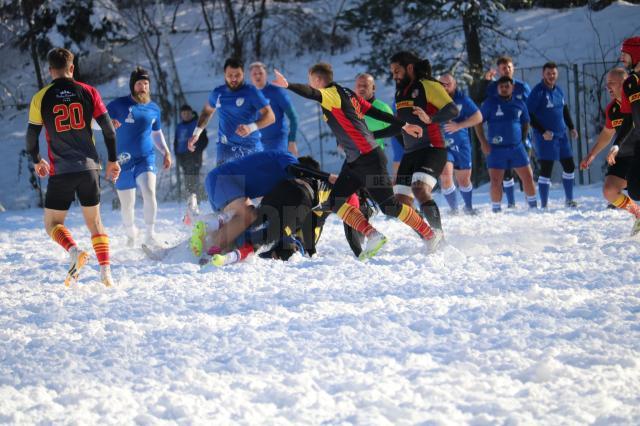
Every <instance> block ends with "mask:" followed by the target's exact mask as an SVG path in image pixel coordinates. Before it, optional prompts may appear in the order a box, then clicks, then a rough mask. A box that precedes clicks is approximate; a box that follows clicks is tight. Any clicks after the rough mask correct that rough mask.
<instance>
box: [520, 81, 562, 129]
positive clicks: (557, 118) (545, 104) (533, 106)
mask: <svg viewBox="0 0 640 426" xmlns="http://www.w3.org/2000/svg"><path fill="white" fill-rule="evenodd" d="M564 104H565V101H564V92H563V91H562V89H560V88H559V87H558V86H554V87H553V89H549V88H548V87H547V85H546V84H544V82H540V83H538V84H537V85H536V86H535V87H534V88H533V90H532V91H531V95H529V98H528V99H527V108H528V109H529V113H531V114H532V115H535V117H536V119H537V120H538V121H539V122H540V124H541V125H542V127H544V128H545V130H551V131H552V132H553V133H555V134H557V135H558V136H560V135H561V134H563V133H565V132H566V130H567V125H566V124H565V122H564ZM534 131H535V132H536V133H539V132H538V131H537V130H535V129H534Z"/></svg>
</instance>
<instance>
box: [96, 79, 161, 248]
mask: <svg viewBox="0 0 640 426" xmlns="http://www.w3.org/2000/svg"><path fill="white" fill-rule="evenodd" d="M149 82H150V77H149V72H148V71H147V70H145V69H144V68H141V67H136V69H135V70H133V72H132V73H131V77H130V79H129V90H130V91H131V94H130V95H128V96H123V97H121V98H117V99H115V100H113V101H111V102H110V103H109V104H108V105H107V110H108V111H109V115H110V116H111V119H112V121H113V126H114V127H115V128H116V137H117V152H118V158H119V161H120V163H121V167H122V172H121V174H120V178H119V179H118V181H117V182H116V189H117V192H118V198H119V199H120V204H121V213H122V223H123V224H124V227H125V230H126V233H127V244H128V245H129V246H130V247H131V246H133V245H134V244H135V241H136V235H137V230H136V226H135V224H134V206H135V201H136V186H139V187H140V191H141V192H142V199H143V201H144V207H143V212H144V222H145V225H146V234H145V241H144V243H145V244H147V245H150V246H156V245H158V243H157V241H156V239H155V222H156V212H157V210H158V203H157V201H156V156H155V153H154V146H155V148H157V149H158V150H159V151H160V152H162V153H163V155H164V161H163V167H164V168H165V169H168V168H169V167H171V152H170V151H169V147H168V146H167V143H166V142H165V139H164V135H163V133H162V120H161V113H160V107H159V106H158V105H157V104H156V103H155V102H153V101H152V100H151V95H150V84H149Z"/></svg>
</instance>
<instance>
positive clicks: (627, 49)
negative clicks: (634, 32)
mask: <svg viewBox="0 0 640 426" xmlns="http://www.w3.org/2000/svg"><path fill="white" fill-rule="evenodd" d="M620 50H621V51H622V52H624V53H628V54H629V55H630V56H631V62H632V65H634V66H635V65H636V64H637V63H638V62H640V37H630V38H628V39H626V40H625V41H624V42H623V43H622V48H621V49H620Z"/></svg>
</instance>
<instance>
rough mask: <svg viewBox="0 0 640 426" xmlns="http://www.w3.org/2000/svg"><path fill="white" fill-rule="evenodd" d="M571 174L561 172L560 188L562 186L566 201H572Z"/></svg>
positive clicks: (572, 175)
mask: <svg viewBox="0 0 640 426" xmlns="http://www.w3.org/2000/svg"><path fill="white" fill-rule="evenodd" d="M574 176H575V175H574V174H573V173H565V172H562V186H564V196H565V198H566V199H567V201H573V178H574Z"/></svg>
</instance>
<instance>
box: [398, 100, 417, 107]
mask: <svg viewBox="0 0 640 426" xmlns="http://www.w3.org/2000/svg"><path fill="white" fill-rule="evenodd" d="M411 107H413V101H400V102H396V109H401V108H411Z"/></svg>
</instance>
